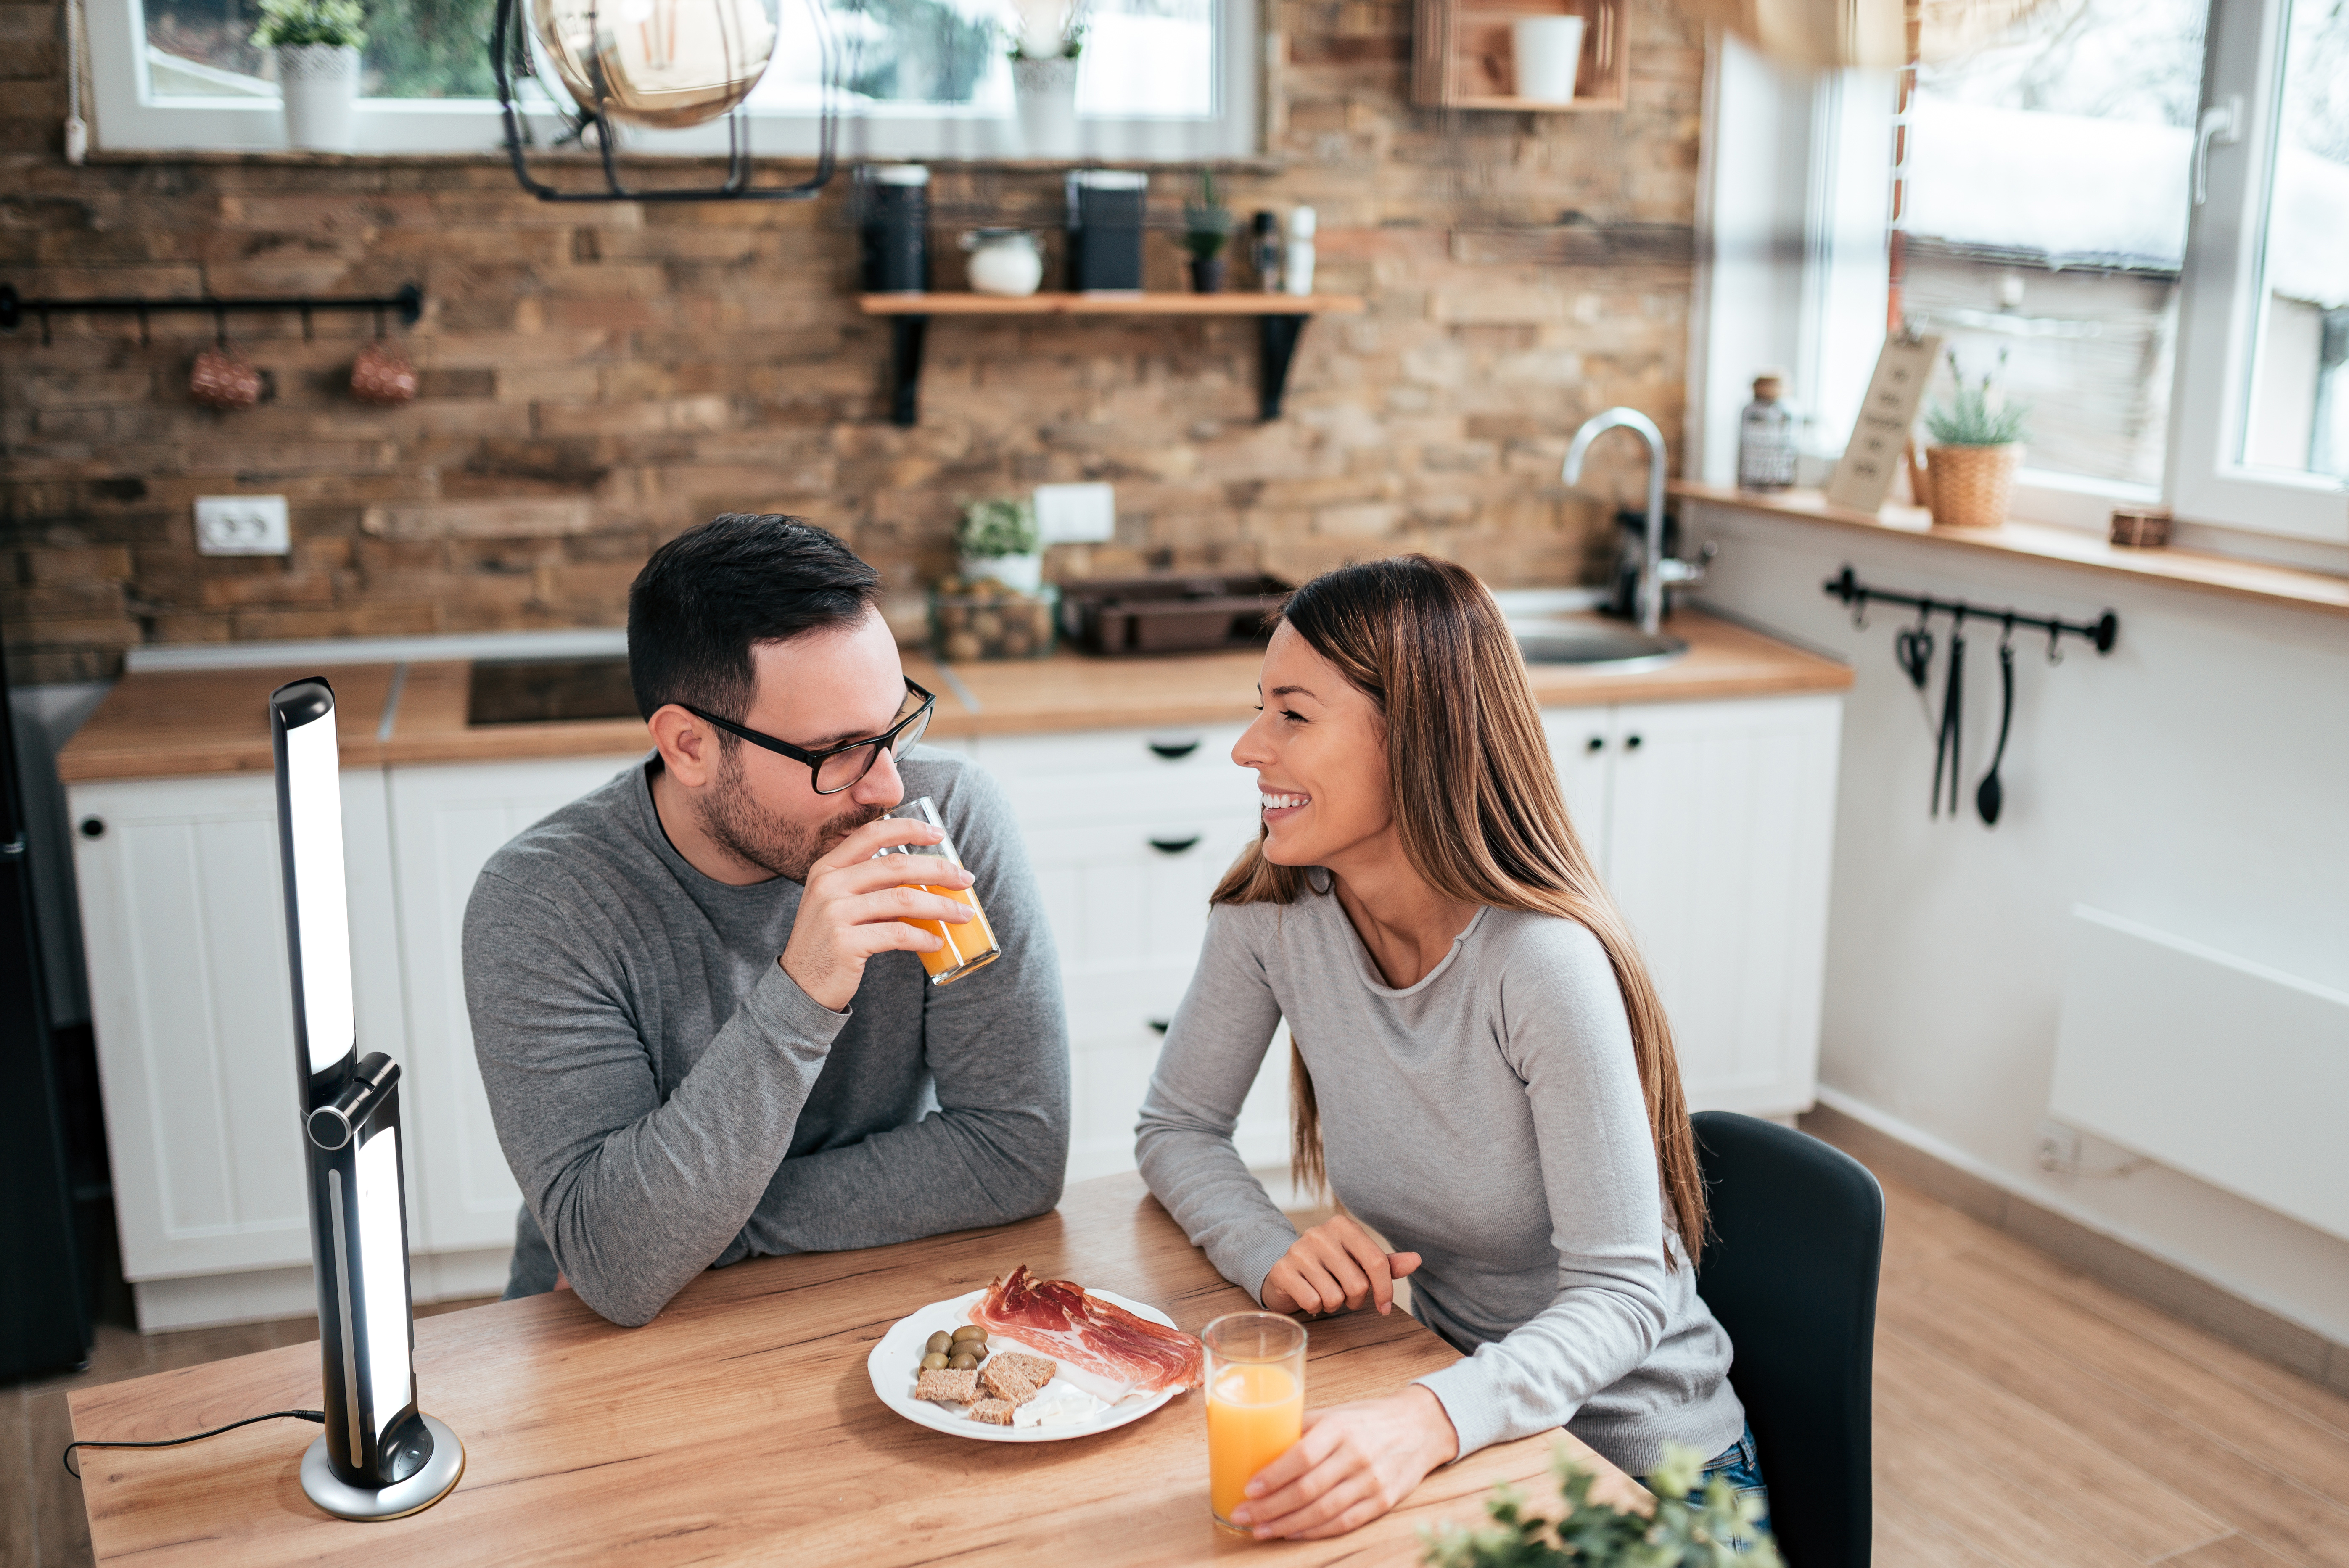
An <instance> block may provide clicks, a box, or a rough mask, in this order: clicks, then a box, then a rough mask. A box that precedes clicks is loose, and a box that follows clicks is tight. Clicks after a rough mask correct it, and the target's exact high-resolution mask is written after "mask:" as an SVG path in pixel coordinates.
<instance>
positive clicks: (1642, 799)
mask: <svg viewBox="0 0 2349 1568" xmlns="http://www.w3.org/2000/svg"><path fill="white" fill-rule="evenodd" d="M1842 714H1843V703H1842V699H1841V698H1840V697H1839V696H1816V695H1806V696H1784V697H1759V698H1745V699H1739V700H1734V701H1723V702H1688V703H1652V704H1641V705H1625V706H1621V707H1611V708H1578V709H1576V708H1562V709H1554V710H1552V711H1550V712H1548V713H1547V714H1545V715H1544V716H1543V720H1544V725H1545V727H1546V728H1547V731H1548V734H1549V738H1550V749H1551V752H1552V755H1553V756H1554V757H1555V758H1556V759H1557V767H1558V772H1559V777H1560V779H1561V782H1562V783H1563V784H1564V786H1565V789H1566V795H1567V802H1568V811H1569V812H1570V813H1571V814H1572V815H1573V817H1574V819H1575V825H1576V827H1577V829H1578V831H1579V832H1580V833H1581V834H1582V837H1583V841H1584V843H1585V844H1586V846H1588V848H1589V850H1590V852H1591V854H1592V856H1593V858H1594V859H1595V860H1596V861H1598V863H1599V869H1600V874H1601V875H1602V876H1603V877H1604V878H1605V880H1606V882H1607V884H1608V887H1609V891H1610V892H1612V893H1613V895H1614V898H1615V902H1616V903H1617V905H1618V906H1619V908H1620V909H1621V910H1622V912H1623V916H1624V918H1625V920H1626V921H1628V922H1629V923H1630V927H1631V933H1632V935H1633V936H1634V938H1636V939H1637V941H1638V942H1639V944H1640V953H1641V954H1643V955H1644V957H1645V958H1646V960H1647V963H1648V967H1649V970H1650V973H1651V974H1652V975H1654V977H1655V981H1656V987H1657V989H1658V991H1659V992H1660V993H1661V995H1662V997H1663V1003H1664V1011H1665V1013H1666V1015H1667V1016H1669V1017H1670V1018H1671V1025H1672V1037H1673V1044H1674V1047H1675V1049H1676V1050H1677V1052H1678V1055H1679V1057H1680V1064H1681V1078H1682V1084H1683V1085H1684V1086H1685V1088H1686V1089H1687V1092H1688V1097H1689V1102H1690V1104H1691V1105H1692V1107H1694V1108H1696V1109H1723V1110H1742V1111H1747V1112H1750V1113H1753V1114H1755V1115H1783V1114H1785V1113H1788V1112H1792V1111H1796V1110H1804V1109H1808V1108H1809V1107H1810V1105H1811V1102H1812V1100H1813V1099H1814V1098H1815V1094H1816V1085H1817V1064H1818V1037H1819V992H1820V985H1821V984H1822V981H1823V977H1824V974H1825V966H1826V903H1827V882H1828V862H1829V859H1830V855H1831V851H1832V848H1833V843H1834V830H1835V790H1836V756H1837V746H1838V744H1839V738H1840V734H1841V724H1842ZM1593 739H1598V740H1599V741H1600V742H1601V744H1600V745H1599V746H1597V747H1593V746H1591V745H1590V744H1589V743H1590V741H1591V740H1593Z"/></svg>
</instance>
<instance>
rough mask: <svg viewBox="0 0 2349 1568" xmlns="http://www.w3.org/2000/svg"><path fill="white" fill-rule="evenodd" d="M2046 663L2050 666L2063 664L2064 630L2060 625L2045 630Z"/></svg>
mask: <svg viewBox="0 0 2349 1568" xmlns="http://www.w3.org/2000/svg"><path fill="white" fill-rule="evenodd" d="M2047 662H2048V663H2049V664H2051V665H2060V664H2062V663H2063V662H2064V628H2063V627H2062V626H2060V625H2059V626H2050V627H2048V628H2047Z"/></svg>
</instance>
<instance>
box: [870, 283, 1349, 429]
mask: <svg viewBox="0 0 2349 1568" xmlns="http://www.w3.org/2000/svg"><path fill="white" fill-rule="evenodd" d="M979 319H982V320H990V319H1002V318H995V317H981V318H979ZM1011 319H1023V320H1024V319H1031V318H1027V317H1016V318H1011ZM1185 319H1193V320H1196V319H1200V318H1197V317H1190V318H1185ZM1312 319H1313V317H1312V316H1311V315H1309V314H1307V313H1304V312H1297V311H1275V310H1267V311H1265V312H1264V313H1262V314H1260V315H1257V318H1256V324H1257V352H1258V356H1259V357H1258V360H1257V418H1261V419H1264V420H1266V421H1270V420H1274V419H1278V418H1280V406H1281V399H1282V397H1284V396H1285V395H1286V394H1287V393H1288V369H1289V366H1291V365H1293V364H1294V363H1296V359H1297V342H1298V339H1299V338H1300V337H1302V336H1303V335H1305V324H1306V323H1307V322H1309V321H1310V320H1312ZM929 325H930V318H929V316H927V315H892V316H890V317H889V422H890V423H891V424H893V425H895V426H897V427H899V428H902V429H911V428H913V427H914V425H915V424H916V422H918V420H919V419H920V418H921V400H922V350H923V347H924V346H925V344H926V340H927V339H928V336H929Z"/></svg>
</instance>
